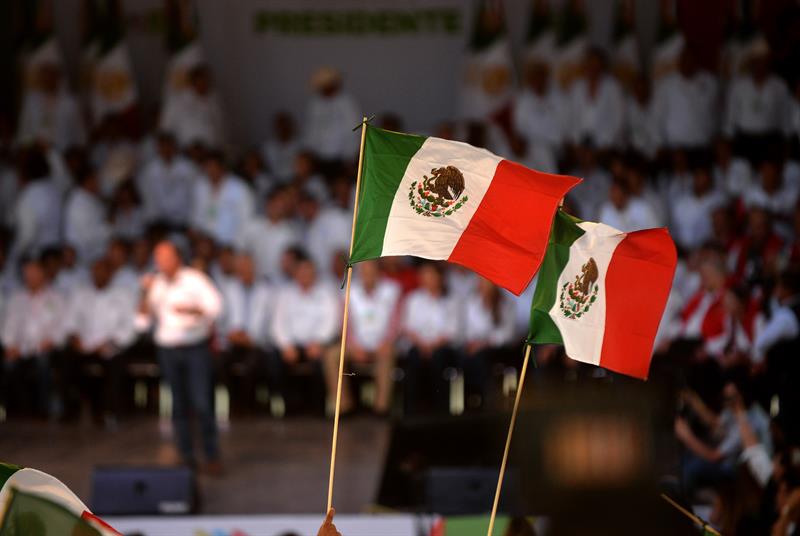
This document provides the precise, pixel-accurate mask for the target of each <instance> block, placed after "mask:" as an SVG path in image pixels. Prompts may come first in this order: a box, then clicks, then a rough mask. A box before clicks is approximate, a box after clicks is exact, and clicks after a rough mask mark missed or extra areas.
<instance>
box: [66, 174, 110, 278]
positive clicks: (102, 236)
mask: <svg viewBox="0 0 800 536" xmlns="http://www.w3.org/2000/svg"><path fill="white" fill-rule="evenodd" d="M99 194H100V181H99V180H98V178H97V173H95V172H94V171H93V170H85V171H84V173H83V175H82V176H81V177H80V178H79V179H78V187H77V188H75V189H73V190H72V192H71V193H70V194H69V197H68V198H67V204H66V207H65V209H64V240H65V241H66V242H67V243H68V244H69V245H71V246H72V247H74V248H75V250H76V251H77V253H78V259H79V260H80V262H82V263H84V264H88V263H89V262H91V261H93V260H95V259H97V258H98V257H99V256H100V255H101V254H102V253H103V252H104V251H105V249H106V243H107V242H108V239H109V236H110V235H111V229H110V228H109V225H108V222H107V214H106V207H105V205H104V204H103V200H102V199H101V198H100V195H99Z"/></svg>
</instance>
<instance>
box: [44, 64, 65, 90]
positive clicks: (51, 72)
mask: <svg viewBox="0 0 800 536" xmlns="http://www.w3.org/2000/svg"><path fill="white" fill-rule="evenodd" d="M39 84H40V87H41V88H42V91H44V92H45V93H49V94H51V95H54V94H56V93H58V90H59V88H60V87H61V71H60V70H59V69H58V67H57V66H55V65H52V64H49V63H48V64H44V65H42V66H41V67H39Z"/></svg>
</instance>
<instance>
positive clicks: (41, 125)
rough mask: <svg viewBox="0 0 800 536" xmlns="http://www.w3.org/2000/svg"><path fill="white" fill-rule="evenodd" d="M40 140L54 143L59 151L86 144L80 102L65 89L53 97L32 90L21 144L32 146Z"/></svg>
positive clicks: (24, 112) (24, 106)
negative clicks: (30, 144) (31, 144)
mask: <svg viewBox="0 0 800 536" xmlns="http://www.w3.org/2000/svg"><path fill="white" fill-rule="evenodd" d="M38 140H43V141H46V142H48V143H51V144H53V146H54V147H56V148H57V149H58V150H59V151H64V150H65V149H67V148H69V147H71V146H73V145H83V144H84V143H86V128H85V126H84V124H83V118H82V116H81V112H80V107H79V106H78V101H77V100H76V99H75V97H73V96H72V95H70V94H69V93H68V92H67V91H65V90H61V91H59V93H58V94H57V95H55V96H52V97H51V96H49V95H46V94H45V93H42V92H40V91H30V92H28V94H27V95H26V96H25V99H24V101H23V103H22V112H21V114H20V119H19V127H18V130H17V142H19V143H21V144H28V143H32V142H34V141H38Z"/></svg>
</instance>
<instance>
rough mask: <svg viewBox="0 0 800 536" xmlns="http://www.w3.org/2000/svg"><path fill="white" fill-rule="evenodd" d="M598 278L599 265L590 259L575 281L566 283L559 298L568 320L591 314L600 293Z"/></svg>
mask: <svg viewBox="0 0 800 536" xmlns="http://www.w3.org/2000/svg"><path fill="white" fill-rule="evenodd" d="M598 276H599V273H598V270H597V263H596V262H595V260H594V259H593V258H592V257H589V260H588V261H586V263H585V264H584V265H583V266H582V267H581V273H580V274H578V275H576V276H575V280H574V281H567V282H566V283H564V285H563V286H562V287H561V294H560V296H559V307H560V308H561V313H562V314H563V315H564V316H565V317H566V318H580V317H582V316H583V315H585V314H586V313H588V312H589V309H591V307H592V304H593V303H594V302H596V301H597V293H598V292H599V291H600V285H599V284H598V283H597V279H598Z"/></svg>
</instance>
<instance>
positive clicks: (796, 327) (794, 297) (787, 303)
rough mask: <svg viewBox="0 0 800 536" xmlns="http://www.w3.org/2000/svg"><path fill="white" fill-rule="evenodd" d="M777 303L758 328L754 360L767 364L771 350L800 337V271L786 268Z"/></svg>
mask: <svg viewBox="0 0 800 536" xmlns="http://www.w3.org/2000/svg"><path fill="white" fill-rule="evenodd" d="M773 297H774V299H773V303H772V307H771V314H770V316H769V318H768V319H763V321H762V322H760V323H759V324H760V325H759V327H758V328H757V329H756V334H755V340H754V341H753V361H754V362H755V363H765V358H766V356H767V353H768V352H769V351H770V350H771V349H772V348H773V347H776V346H777V345H778V344H779V343H781V342H786V341H793V340H795V341H796V340H798V339H800V317H798V313H800V277H798V273H797V271H786V272H784V273H782V274H781V275H780V276H779V278H778V283H777V285H776V286H775V289H774V290H773Z"/></svg>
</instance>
